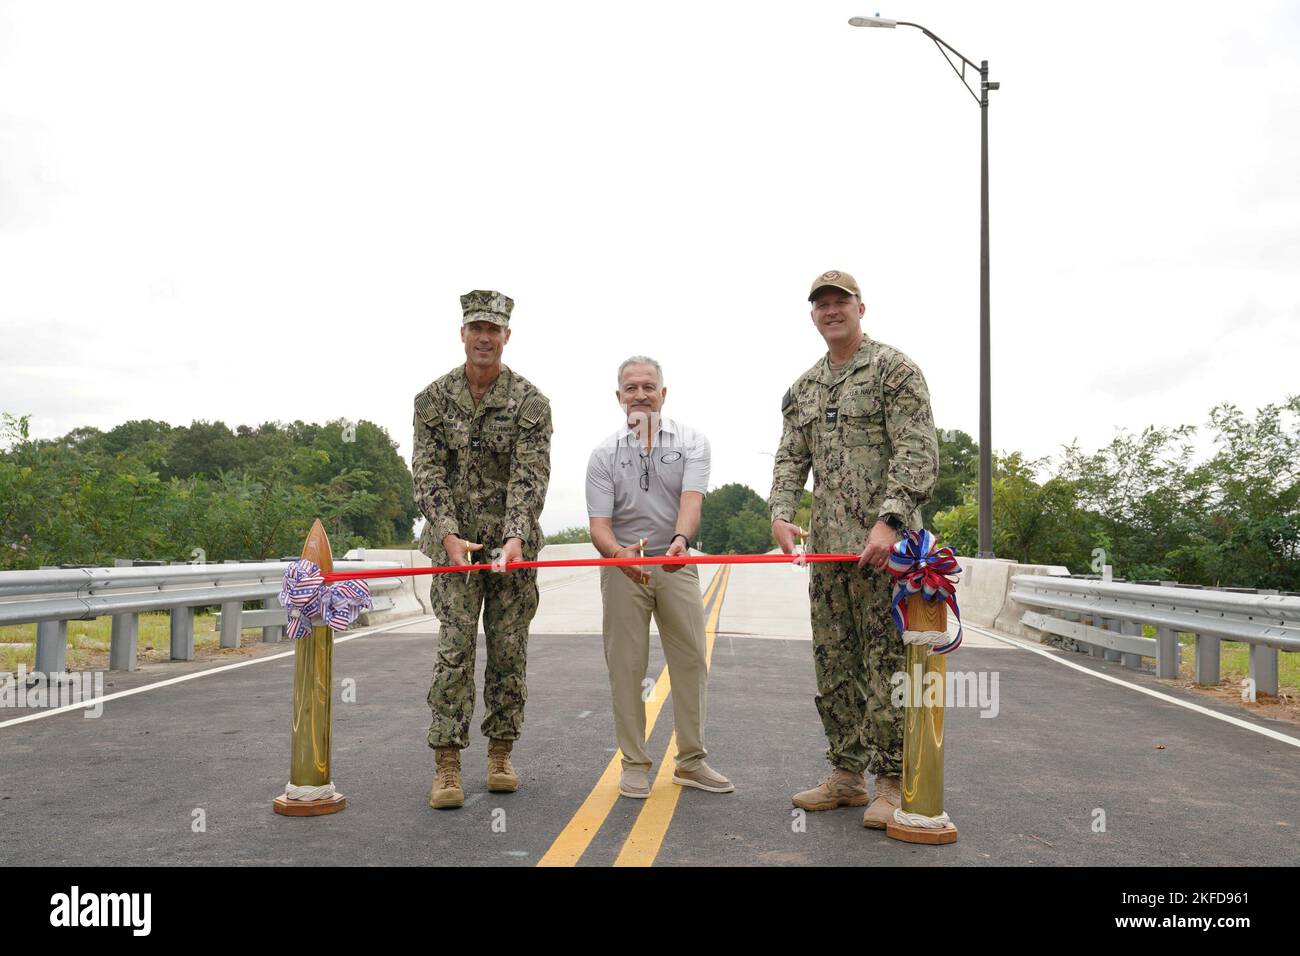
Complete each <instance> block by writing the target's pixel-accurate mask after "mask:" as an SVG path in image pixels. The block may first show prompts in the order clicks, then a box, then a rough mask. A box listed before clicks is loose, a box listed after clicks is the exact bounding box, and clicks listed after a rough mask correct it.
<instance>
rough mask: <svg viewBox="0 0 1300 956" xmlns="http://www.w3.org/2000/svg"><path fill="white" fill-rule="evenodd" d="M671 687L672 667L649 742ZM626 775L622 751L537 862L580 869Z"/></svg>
mask: <svg viewBox="0 0 1300 956" xmlns="http://www.w3.org/2000/svg"><path fill="white" fill-rule="evenodd" d="M728 571H730V565H722V566H721V567H719V568H718V570H717V572H716V573H714V575H713V578H712V579H711V580H710V581H709V586H708V587H707V588H705V589H704V598H703V600H704V606H705V607H708V605H709V602H710V601H712V600H713V598H714V596H715V595H716V594H717V593H718V590H719V587H720V586H721V584H722V581H723V579H724V578H725V576H726V572H728ZM709 641H710V643H709V647H710V648H712V646H713V644H712V634H710V635H709ZM670 689H671V685H670V684H669V681H668V667H667V666H666V665H665V667H664V669H663V671H662V672H661V673H660V674H659V679H658V680H657V681H655V687H654V693H653V694H651V696H650V699H649V700H648V701H646V714H645V718H646V727H645V733H646V739H647V740H649V739H650V734H651V733H653V732H654V729H655V721H656V720H658V719H659V711H660V710H661V709H662V708H663V705H664V700H665V699H666V698H667V697H668V692H669V690H670ZM622 773H623V755H622V753H621V752H619V751H615V752H614V756H613V757H611V758H610V761H609V764H608V766H606V767H605V772H604V773H602V774H601V775H600V779H599V780H597V781H596V786H594V787H593V788H592V790H591V793H589V794H588V795H587V799H586V800H584V801H583V802H582V806H580V807H578V812H577V813H575V814H574V815H573V818H572V819H571V820H569V822H568V824H567V825H566V826H565V827H564V829H563V830H561V831H560V835H559V836H557V837H556V838H555V842H553V843H552V844H551V847H550V849H549V850H547V851H546V853H545V854H544V855H543V856H542V858H541V859H540V860H538V861H537V865H538V866H576V865H577V863H578V859H579V858H580V857H581V856H582V854H583V853H585V852H586V850H587V847H588V846H590V845H591V841H592V840H593V839H595V837H596V833H597V831H598V830H600V828H601V825H602V824H603V823H604V822H605V819H606V818H607V817H608V816H609V812H610V811H611V810H613V809H614V804H616V803H618V798H619V792H618V781H619V777H620V776H621V775H622Z"/></svg>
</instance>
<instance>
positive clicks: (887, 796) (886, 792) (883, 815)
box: [862, 774, 903, 830]
mask: <svg viewBox="0 0 1300 956" xmlns="http://www.w3.org/2000/svg"><path fill="white" fill-rule="evenodd" d="M902 805H903V788H902V781H901V780H899V779H898V778H897V777H882V776H880V774H876V799H874V800H872V801H871V806H869V807H867V812H866V813H864V814H862V825H863V826H864V827H870V828H871V829H873V830H883V829H885V827H886V826H887V825H888V824H889V822H890V821H891V820H893V819H894V811H895V810H897V809H898V808H899V807H901V806H902Z"/></svg>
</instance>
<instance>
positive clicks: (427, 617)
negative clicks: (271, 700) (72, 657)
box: [0, 614, 437, 730]
mask: <svg viewBox="0 0 1300 956" xmlns="http://www.w3.org/2000/svg"><path fill="white" fill-rule="evenodd" d="M434 620H437V618H435V617H434V616H433V615H432V614H422V615H418V616H416V617H408V618H405V619H403V620H401V621H394V622H393V623H391V624H384V625H381V626H379V627H369V628H366V629H365V630H362V631H355V632H354V633H352V634H348V635H345V636H344V637H338V636H335V638H334V643H335V644H343V643H345V642H347V641H352V640H356V639H357V638H358V637H365V636H367V635H369V634H381V633H383V632H384V631H393V630H396V629H397V628H399V627H406V626H408V625H410V624H419V623H420V622H422V621H434ZM293 654H294V652H293V651H284V652H283V653H281V654H267V655H266V656H265V657H255V658H253V659H252V660H249V661H237V662H236V663H234V664H222V665H221V666H220V667H210V668H208V669H206V670H201V671H195V672H194V673H193V674H182V675H181V676H180V677H169V678H167V679H166V680H160V681H155V682H154V683H152V684H143V685H141V686H139V687H132V688H131V689H130V690H119V691H114V692H113V693H111V694H105V695H104V696H103V697H94V698H91V699H90V700H85V701H82V702H81V703H79V704H64V705H63V706H62V707H55V708H54V709H53V710H43V711H40V712H39V713H35V714H27V715H26V716H25V717H15V718H13V719H12V720H6V721H3V722H0V730H3V729H4V728H5V727H12V726H14V725H15V724H25V723H27V721H29V720H40V719H41V718H42V717H53V716H54V715H55V714H62V713H65V712H67V711H70V710H85V709H86V708H88V707H97V706H99V705H100V704H104V703H107V702H108V701H110V700H118V699H120V698H122V697H130V696H131V695H132V694H143V693H144V692H145V691H147V690H157V689H158V688H159V687H169V686H171V685H172V684H181V683H184V682H185V681H187V680H198V679H199V678H200V677H207V676H209V675H210V674H220V673H222V672H223V671H233V670H235V669H237V668H240V667H251V666H252V665H253V664H263V663H265V662H266V661H278V660H282V659H284V658H286V657H292V656H293Z"/></svg>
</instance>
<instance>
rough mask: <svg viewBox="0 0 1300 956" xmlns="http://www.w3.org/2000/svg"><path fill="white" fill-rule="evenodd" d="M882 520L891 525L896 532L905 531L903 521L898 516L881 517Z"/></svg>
mask: <svg viewBox="0 0 1300 956" xmlns="http://www.w3.org/2000/svg"><path fill="white" fill-rule="evenodd" d="M880 520H881V521H883V522H884V523H885V524H887V525H889V526H890V527H891V528H893V529H894V530H895V531H902V530H903V519H902V518H900V517H899V516H898V515H881V517H880Z"/></svg>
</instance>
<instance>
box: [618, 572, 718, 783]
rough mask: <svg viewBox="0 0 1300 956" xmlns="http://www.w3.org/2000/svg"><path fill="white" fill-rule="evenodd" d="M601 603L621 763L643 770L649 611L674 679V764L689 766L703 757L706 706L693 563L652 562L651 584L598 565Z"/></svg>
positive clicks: (700, 609) (701, 632) (700, 603)
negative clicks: (671, 567)
mask: <svg viewBox="0 0 1300 956" xmlns="http://www.w3.org/2000/svg"><path fill="white" fill-rule="evenodd" d="M600 596H601V599H602V602H603V605H604V621H603V630H604V632H605V664H606V666H607V667H608V668H609V688H610V691H611V692H612V694H613V698H614V734H615V736H616V737H617V739H618V746H619V749H620V750H622V751H623V769H625V770H629V769H632V768H639V769H646V768H648V767H649V766H650V763H651V761H650V755H649V754H647V753H646V750H645V699H644V698H643V697H642V696H641V695H642V692H643V688H642V683H641V682H642V681H643V680H645V679H646V667H647V666H648V665H649V662H650V615H652V614H653V615H654V619H655V623H656V624H657V625H659V640H660V643H661V644H662V645H663V649H664V657H665V658H666V659H667V661H668V679H669V681H670V682H671V683H672V699H673V725H674V730H675V731H676V733H677V766H678V768H680V769H682V770H694V769H696V768H697V767H699V765H700V764H701V763H703V761H704V755H705V753H706V751H705V749H704V709H705V698H706V697H707V696H708V681H709V670H708V665H707V662H706V660H705V655H706V645H705V636H704V601H703V599H702V596H701V594H700V574H699V571H698V570H697V566H696V565H693V564H688V565H687V566H686V567H684V568H681V569H679V570H677V571H674V572H672V573H671V574H670V573H669V572H667V571H665V570H664V569H663V566H662V565H652V566H651V570H650V583H649V584H648V585H645V586H642V585H639V584H634V583H633V582H632V581H630V580H628V578H627V575H625V574H624V573H623V572H622V570H620V569H619V568H610V567H602V568H601V569H600Z"/></svg>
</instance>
